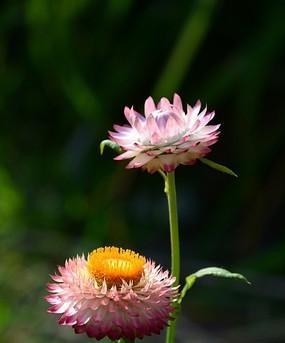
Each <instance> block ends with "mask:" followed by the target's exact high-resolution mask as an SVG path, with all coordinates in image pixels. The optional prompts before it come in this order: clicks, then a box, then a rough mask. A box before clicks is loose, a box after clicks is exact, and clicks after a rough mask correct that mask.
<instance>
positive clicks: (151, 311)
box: [45, 247, 178, 340]
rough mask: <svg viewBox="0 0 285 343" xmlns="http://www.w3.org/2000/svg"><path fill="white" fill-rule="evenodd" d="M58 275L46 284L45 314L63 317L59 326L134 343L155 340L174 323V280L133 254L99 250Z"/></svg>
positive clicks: (68, 263) (72, 261)
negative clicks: (150, 336)
mask: <svg viewBox="0 0 285 343" xmlns="http://www.w3.org/2000/svg"><path fill="white" fill-rule="evenodd" d="M58 271H59V275H57V274H56V275H53V276H51V277H52V279H53V280H54V281H55V283H51V284H48V291H49V292H51V294H50V295H48V296H47V297H46V298H45V299H46V300H47V301H48V302H49V303H50V304H52V306H51V307H50V308H49V309H48V312H50V313H61V314H62V316H61V317H60V318H59V324H61V325H70V326H72V327H73V328H74V331H75V333H84V332H85V333H87V335H88V336H89V337H94V338H96V339H98V340H99V339H102V338H103V337H109V338H110V339H112V340H117V339H120V338H125V339H130V340H132V339H135V338H143V337H144V336H145V335H151V334H159V333H160V331H161V330H162V329H163V327H164V326H166V325H167V321H168V320H170V319H173V318H172V317H171V313H172V312H173V311H174V310H175V309H174V306H173V302H174V301H175V300H176V298H177V293H178V288H177V287H174V286H173V284H174V282H175V278H174V277H172V276H170V275H169V273H168V271H162V269H161V267H160V266H159V265H158V266H156V265H155V263H154V262H152V261H150V260H146V259H145V257H143V256H141V255H139V254H137V253H135V252H133V251H131V250H124V249H122V248H116V247H105V248H99V249H96V250H94V251H93V252H91V253H90V254H89V255H88V258H87V260H86V259H85V258H84V255H83V256H81V257H79V256H77V257H75V258H71V259H68V260H66V262H65V265H64V266H59V267H58Z"/></svg>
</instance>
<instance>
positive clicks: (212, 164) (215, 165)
mask: <svg viewBox="0 0 285 343" xmlns="http://www.w3.org/2000/svg"><path fill="white" fill-rule="evenodd" d="M199 160H200V161H201V162H202V163H204V164H206V165H207V166H209V167H211V168H213V169H216V170H219V171H220V172H222V173H226V174H229V175H232V176H235V177H238V175H237V174H236V173H235V172H234V171H232V170H231V169H230V168H228V167H226V166H223V165H222V164H219V163H216V162H214V161H211V160H209V159H208V158H204V157H201V158H199Z"/></svg>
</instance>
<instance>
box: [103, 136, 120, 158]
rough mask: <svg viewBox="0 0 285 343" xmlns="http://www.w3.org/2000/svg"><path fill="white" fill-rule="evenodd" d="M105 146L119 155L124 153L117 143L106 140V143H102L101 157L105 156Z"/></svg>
mask: <svg viewBox="0 0 285 343" xmlns="http://www.w3.org/2000/svg"><path fill="white" fill-rule="evenodd" d="M105 146H107V147H108V148H110V149H112V150H114V151H116V152H117V153H118V154H120V153H121V152H122V149H121V148H120V146H119V145H118V144H117V143H115V142H113V141H111V140H110V139H105V140H104V141H102V142H101V143H100V154H101V155H103V152H104V149H105Z"/></svg>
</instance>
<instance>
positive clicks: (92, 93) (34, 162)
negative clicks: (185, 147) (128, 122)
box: [0, 0, 285, 343]
mask: <svg viewBox="0 0 285 343" xmlns="http://www.w3.org/2000/svg"><path fill="white" fill-rule="evenodd" d="M284 16H285V2H284V1H258V0H253V1H218V0H217V1H214V0H196V1H189V0H182V1H166V0H164V1H163V0H160V1H158V0H157V1H138V0H137V1H134V0H133V1H132V0H121V1H116V0H106V1H95V0H80V1H73V0H58V1H52V0H26V1H13V0H11V1H6V2H2V3H1V5H0V87H1V90H0V113H1V121H0V238H1V249H0V261H1V262H0V287H1V297H0V328H1V341H2V342H4V343H16V342H17V343H46V342H51V343H59V342H62V343H63V342H87V340H88V338H87V337H85V336H80V335H74V334H73V333H72V330H71V329H70V328H63V327H59V326H58V325H57V323H56V316H53V315H48V314H46V309H47V307H48V305H47V303H45V302H44V300H43V296H44V294H45V293H46V291H45V285H46V283H47V282H48V281H49V274H51V273H53V272H54V271H55V269H56V265H58V264H62V263H64V260H65V258H67V257H69V256H74V255H76V254H77V253H79V254H81V253H82V252H84V253H85V254H86V253H88V251H91V250H92V249H94V248H97V247H99V246H104V245H117V246H122V247H125V248H126V247H127V248H131V249H134V250H137V251H139V252H140V253H142V254H144V255H146V256H147V257H149V258H152V259H154V260H156V261H157V262H158V263H161V264H162V265H163V266H164V267H165V268H168V267H169V262H170V252H169V232H168V219H167V206H166V200H165V196H164V193H163V182H162V179H161V177H160V176H159V175H158V174H155V175H152V176H151V175H149V174H147V173H146V172H142V171H141V170H131V171H127V170H125V169H124V165H125V162H116V161H113V160H112V158H113V157H114V154H113V152H112V151H110V150H108V151H107V150H106V153H105V154H104V156H103V157H101V156H100V155H99V143H100V141H101V140H103V139H105V138H106V137H107V130H108V129H110V128H111V127H112V125H113V123H121V124H122V123H124V122H125V119H124V117H123V107H124V106H125V105H129V106H131V105H135V107H136V109H138V110H141V109H142V108H143V103H144V100H145V99H146V97H147V96H149V95H153V96H154V97H155V99H156V100H158V99H159V98H160V97H161V96H168V97H169V96H172V95H173V93H174V92H178V93H179V94H180V95H181V97H182V99H183V101H184V102H188V103H190V104H192V105H193V104H194V102H195V101H196V99H197V98H200V99H201V101H202V103H203V104H206V103H207V104H208V107H209V109H210V110H213V109H215V110H216V118H215V120H214V123H219V122H221V123H222V134H221V137H220V140H219V142H218V143H217V144H215V145H214V146H213V152H212V153H211V154H210V155H209V158H211V159H213V160H215V161H217V162H220V163H222V164H225V165H228V166H229V167H231V168H232V169H234V170H235V171H236V172H237V173H238V174H239V178H238V179H235V178H232V177H230V176H228V175H223V174H221V173H218V172H216V171H214V170H212V169H210V168H208V167H207V166H204V165H201V164H197V165H195V166H193V167H192V166H189V167H183V166H182V167H179V168H178V169H177V172H176V177H177V190H178V201H179V213H180V226H181V228H180V229H181V241H182V247H181V248H182V251H181V253H182V276H183V277H184V276H186V275H187V274H189V273H191V272H194V271H195V270H197V269H198V268H201V267H205V266H210V265H216V266H221V267H227V268H229V269H231V270H233V271H236V272H242V273H244V274H245V275H246V276H247V277H248V278H249V279H250V280H251V281H252V283H253V285H252V286H251V287H249V286H246V285H244V284H241V283H239V282H237V281H231V280H210V279H204V280H201V281H199V283H197V285H195V287H194V288H193V289H192V291H191V293H190V294H189V295H188V297H187V299H186V300H185V303H184V307H183V312H182V316H181V318H180V322H179V325H180V329H179V334H178V338H177V342H181V343H182V342H183V343H184V342H193V343H208V342H209V343H210V342H211V343H228V342H230V343H235V342H237V343H246V342H249V343H257V342H258V343H259V342H264V343H281V342H285V312H284V306H285V274H284V261H285V234H284V224H283V223H284V207H283V205H284V202H283V198H284V193H285V183H284V175H285V156H284V147H285V146H284V145H285V144H284V124H285V115H284V110H283V107H284V104H283V102H284V78H285V69H284V63H283V62H284V50H285V46H284V37H285V23H284ZM145 341H146V342H161V341H162V337H155V338H150V339H148V338H147V339H146V340H145Z"/></svg>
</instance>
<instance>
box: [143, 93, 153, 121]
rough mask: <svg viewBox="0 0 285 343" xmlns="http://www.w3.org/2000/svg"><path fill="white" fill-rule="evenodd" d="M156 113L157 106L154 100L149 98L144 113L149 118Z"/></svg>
mask: <svg viewBox="0 0 285 343" xmlns="http://www.w3.org/2000/svg"><path fill="white" fill-rule="evenodd" d="M154 111H156V106H155V103H154V101H153V98H152V97H151V96H149V97H148V98H147V99H146V101H145V103H144V113H145V115H146V116H148V115H149V114H150V113H152V112H154Z"/></svg>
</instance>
